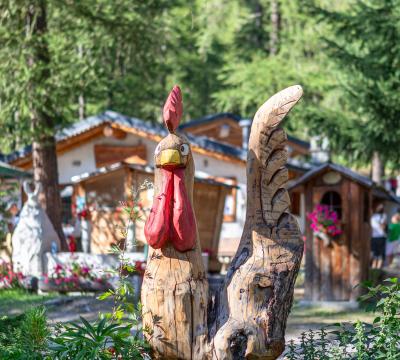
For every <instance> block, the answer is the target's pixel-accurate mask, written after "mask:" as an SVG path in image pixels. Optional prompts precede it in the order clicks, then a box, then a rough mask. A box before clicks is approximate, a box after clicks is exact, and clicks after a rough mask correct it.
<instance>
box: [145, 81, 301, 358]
mask: <svg viewBox="0 0 400 360" xmlns="http://www.w3.org/2000/svg"><path fill="white" fill-rule="evenodd" d="M301 96H302V89H301V87H300V86H298V85H296V86H292V87H289V88H287V89H285V90H283V91H281V92H279V93H277V94H276V95H274V96H273V97H271V98H270V99H269V100H268V101H267V102H266V103H264V105H262V106H261V107H260V109H259V110H258V111H257V113H256V115H255V117H254V120H253V124H252V128H251V134H250V140H249V151H248V157H247V214H246V222H245V225H244V230H243V235H242V238H241V241H240V245H239V248H238V250H237V253H236V255H235V257H234V259H233V260H232V263H231V265H230V267H229V270H228V273H227V276H226V279H225V282H224V285H223V287H222V289H221V291H220V293H219V295H217V296H216V297H215V298H213V299H208V284H207V279H206V274H205V271H204V267H203V263H202V257H201V250H200V242H199V236H198V231H197V227H196V220H195V216H194V211H193V181H194V163H193V158H192V154H191V151H190V145H189V143H188V141H187V139H186V138H185V137H183V136H181V135H178V134H176V133H175V130H176V128H177V127H178V125H179V121H180V118H181V116H182V97H181V92H180V89H179V87H174V89H173V90H172V92H171V94H170V95H169V97H168V99H167V102H166V104H165V107H164V113H163V115H164V121H165V124H166V126H167V128H168V130H169V132H170V133H169V135H168V136H167V137H166V138H164V139H163V140H162V141H161V142H160V143H159V144H158V146H157V148H156V151H155V165H156V170H155V187H154V190H155V197H154V202H153V207H152V209H151V212H150V215H149V217H148V219H147V222H146V226H145V235H146V239H147V241H148V243H149V245H150V247H151V248H150V251H149V255H148V262H147V269H146V273H145V277H144V282H143V288H142V304H143V326H144V329H145V333H146V337H147V339H148V341H149V342H150V344H151V346H152V349H153V357H154V358H156V359H190V360H192V359H196V360H202V359H215V360H222V359H224V360H228V359H276V358H277V357H278V356H279V355H280V354H281V353H282V351H283V349H284V346H285V339H284V335H285V327H286V320H287V316H288V314H289V311H290V308H291V305H292V298H293V287H294V282H295V279H296V276H297V273H298V269H299V266H300V262H301V257H302V253H303V241H302V240H301V236H300V231H299V229H298V225H297V222H296V220H295V219H294V218H293V217H292V216H291V215H290V214H289V213H288V211H289V207H290V200H289V196H288V193H287V191H286V189H285V185H286V182H287V180H288V172H287V169H286V168H285V165H286V162H287V153H286V150H285V143H286V134H285V132H284V131H283V130H282V129H281V128H279V127H278V125H279V124H280V122H281V121H282V119H283V118H284V117H285V115H286V114H287V113H288V112H289V111H290V109H291V108H292V107H293V106H294V105H295V104H296V103H297V102H298V101H299V100H300V98H301Z"/></svg>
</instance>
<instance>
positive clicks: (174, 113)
mask: <svg viewBox="0 0 400 360" xmlns="http://www.w3.org/2000/svg"><path fill="white" fill-rule="evenodd" d="M182 114H183V104H182V93H181V89H180V88H179V86H178V85H175V86H174V87H173V89H172V90H171V92H170V93H169V95H168V98H167V101H166V102H165V105H164V110H163V117H164V122H165V125H166V126H167V128H168V130H169V132H174V131H175V130H176V128H177V127H178V126H179V122H180V121H181V118H182Z"/></svg>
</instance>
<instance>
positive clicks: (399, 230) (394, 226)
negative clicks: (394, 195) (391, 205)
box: [386, 211, 400, 266]
mask: <svg viewBox="0 0 400 360" xmlns="http://www.w3.org/2000/svg"><path fill="white" fill-rule="evenodd" d="M391 220H392V221H391V224H389V228H388V230H389V232H388V239H387V243H386V257H387V265H388V266H390V265H392V263H393V259H394V255H395V254H396V252H398V247H399V245H400V213H399V211H397V212H396V214H394V215H393V216H392V219H391Z"/></svg>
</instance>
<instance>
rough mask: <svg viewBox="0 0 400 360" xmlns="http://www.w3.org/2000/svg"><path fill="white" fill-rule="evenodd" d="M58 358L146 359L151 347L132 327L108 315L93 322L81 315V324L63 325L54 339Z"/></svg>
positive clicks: (53, 346) (69, 359)
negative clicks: (116, 321)
mask: <svg viewBox="0 0 400 360" xmlns="http://www.w3.org/2000/svg"><path fill="white" fill-rule="evenodd" d="M49 349H50V353H51V354H52V356H53V358H54V359H59V360H73V359H85V360H86V359H90V360H103V359H104V360H105V359H143V358H146V356H147V355H146V354H147V352H148V347H147V346H146V344H145V343H144V342H143V341H142V340H140V339H139V338H138V336H132V335H131V333H130V326H123V325H118V324H117V323H115V322H111V321H109V320H108V319H106V318H103V319H101V320H99V321H96V322H95V323H94V324H90V323H89V322H88V321H86V320H85V319H84V318H82V317H81V324H77V323H70V324H67V325H62V326H60V327H59V328H58V330H57V331H56V335H55V336H54V337H53V338H52V339H51V343H50V346H49Z"/></svg>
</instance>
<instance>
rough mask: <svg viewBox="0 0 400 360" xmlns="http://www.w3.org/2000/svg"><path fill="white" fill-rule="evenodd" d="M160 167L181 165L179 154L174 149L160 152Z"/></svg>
mask: <svg viewBox="0 0 400 360" xmlns="http://www.w3.org/2000/svg"><path fill="white" fill-rule="evenodd" d="M160 165H161V166H167V165H170V166H171V165H172V166H178V165H181V154H180V153H179V151H178V150H175V149H166V150H163V151H161V154H160Z"/></svg>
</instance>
